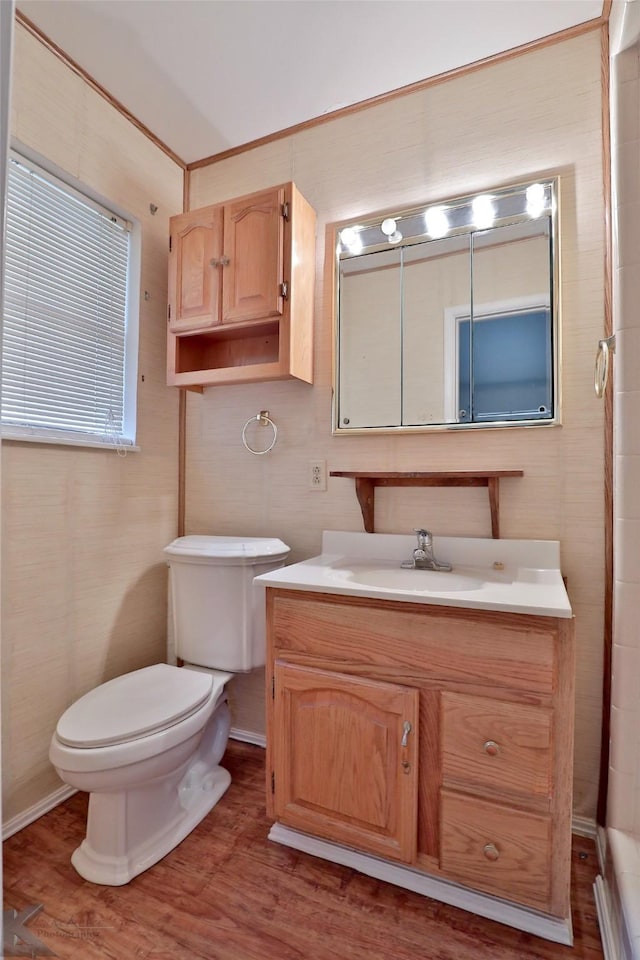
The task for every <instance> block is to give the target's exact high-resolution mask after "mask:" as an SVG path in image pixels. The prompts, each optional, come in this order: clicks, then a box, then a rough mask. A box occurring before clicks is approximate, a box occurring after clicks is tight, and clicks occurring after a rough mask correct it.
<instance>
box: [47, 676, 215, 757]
mask: <svg viewBox="0 0 640 960" xmlns="http://www.w3.org/2000/svg"><path fill="white" fill-rule="evenodd" d="M213 682H214V681H213V678H212V676H211V675H208V674H205V673H196V672H194V671H191V670H182V669H181V668H180V667H173V666H171V665H170V664H167V663H155V664H153V666H151V667H143V668H142V669H141V670H134V671H133V672H132V673H125V674H123V676H121V677H116V678H115V679H114V680H108V681H107V682H106V683H103V684H101V685H100V686H99V687H95V689H93V690H90V691H89V693H86V694H85V695H84V696H83V697H80V699H79V700H76V702H75V703H73V704H72V705H71V706H70V707H69V708H68V709H67V710H65V712H64V713H63V714H62V716H61V717H60V719H59V721H58V726H57V727H56V734H57V736H58V739H59V740H61V741H62V743H65V744H67V745H68V746H70V747H85V748H86V747H104V746H111V745H112V744H116V743H123V742H124V741H126V740H136V739H139V738H140V737H145V736H149V735H150V734H152V733H155V732H157V731H158V730H164V729H166V728H167V727H170V726H173V725H174V724H175V723H178V721H179V720H183V719H185V717H188V716H190V715H191V714H192V713H195V712H196V710H198V708H199V707H201V706H202V705H203V704H204V703H206V701H207V700H208V698H209V697H210V696H211V691H212V688H213Z"/></svg>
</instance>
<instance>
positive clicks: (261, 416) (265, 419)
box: [242, 410, 278, 457]
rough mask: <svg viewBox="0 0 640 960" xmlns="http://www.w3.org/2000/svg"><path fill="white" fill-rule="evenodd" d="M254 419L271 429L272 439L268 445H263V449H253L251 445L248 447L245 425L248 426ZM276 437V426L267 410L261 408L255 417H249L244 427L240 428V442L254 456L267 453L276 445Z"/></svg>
mask: <svg viewBox="0 0 640 960" xmlns="http://www.w3.org/2000/svg"><path fill="white" fill-rule="evenodd" d="M254 420H257V421H258V423H259V424H260V425H261V426H263V427H266V426H267V424H268V425H269V426H270V427H271V429H272V430H273V440H272V441H271V443H270V444H269V446H268V447H265V449H264V450H254V449H253V447H250V446H249V444H248V443H247V427H248V426H249V424H250V423H253V422H254ZM277 438H278V428H277V427H276V425H275V423H274V422H273V420H271V418H270V417H269V411H268V410H261V411H260V413H257V414H256V415H255V417H249V419H248V420H247V422H246V423H245V425H244V427H243V428H242V442H243V444H244V445H245V447H246V448H247V450H248V451H249V453H253V454H255V455H256V457H261V456H262V455H263V454H264V453H269V451H270V450H273V448H274V447H275V445H276V440H277Z"/></svg>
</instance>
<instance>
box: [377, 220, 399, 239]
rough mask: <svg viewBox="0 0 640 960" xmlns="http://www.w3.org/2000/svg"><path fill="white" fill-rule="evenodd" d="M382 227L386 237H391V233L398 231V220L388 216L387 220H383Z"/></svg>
mask: <svg viewBox="0 0 640 960" xmlns="http://www.w3.org/2000/svg"><path fill="white" fill-rule="evenodd" d="M380 229H381V230H382V232H383V233H384V235H385V237H390V236H391V234H393V233H395V232H396V222H395V220H394V219H393V217H387V219H386V220H383V221H382V223H381V224H380Z"/></svg>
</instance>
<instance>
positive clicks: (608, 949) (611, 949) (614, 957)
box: [593, 877, 622, 960]
mask: <svg viewBox="0 0 640 960" xmlns="http://www.w3.org/2000/svg"><path fill="white" fill-rule="evenodd" d="M593 896H594V899H595V901H596V910H597V913H598V926H599V927H600V939H601V940H602V952H603V953H604V960H622V957H621V956H620V951H619V950H618V942H617V939H616V937H615V935H614V927H613V920H612V917H611V910H610V908H609V897H608V896H607V890H606V883H605V881H604V880H603V879H602V877H596V882H595V883H594V885H593Z"/></svg>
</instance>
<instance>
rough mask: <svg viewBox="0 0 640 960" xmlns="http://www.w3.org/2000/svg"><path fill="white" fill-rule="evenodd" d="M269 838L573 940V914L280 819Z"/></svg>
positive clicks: (551, 937)
mask: <svg viewBox="0 0 640 960" xmlns="http://www.w3.org/2000/svg"><path fill="white" fill-rule="evenodd" d="M269 839H270V840H274V841H275V842H276V843H282V844H284V845H285V846H287V847H292V848H293V849H294V850H301V851H303V852H304V853H309V854H311V855H312V856H315V857H321V858H322V859H324V860H329V861H331V863H339V864H341V865H342V866H345V867H352V868H353V869H354V870H358V871H359V872H360V873H364V874H365V875H366V876H368V877H375V879H377V880H384V881H385V882H387V883H394V884H395V885H396V886H398V887H404V889H405V890H413V891H414V893H419V894H422V896H425V897H431V898H432V899H434V900H440V901H441V902H442V903H448V904H451V906H454V907H460V908H461V909H462V910H469V911H470V912H471V913H476V914H478V915H479V916H481V917H487V918H488V919H489V920H497V921H498V923H505V924H507V925H508V926H510V927H515V929H516V930H524V931H526V932H527V933H533V934H535V936H537V937H544V938H545V939H546V940H552V941H553V942H554V943H563V944H566V945H567V946H572V944H573V931H572V927H571V917H567V918H566V919H565V920H562V919H556V918H555V917H550V916H548V915H547V914H542V913H538V911H536V910H528V909H527V908H526V907H519V906H516V905H515V904H512V903H507V902H506V901H505V900H500V899H498V898H497V897H492V896H490V895H489V894H484V893H476V891H475V890H469V889H468V888H467V887H462V886H460V885H459V884H457V883H452V882H451V881H449V880H442V879H440V878H439V877H434V876H430V875H429V874H426V873H422V872H421V871H420V870H415V869H414V868H412V867H409V866H404V865H402V864H398V863H390V862H389V861H388V860H382V859H380V858H379V857H374V856H371V855H369V854H365V853H358V851H356V850H351V849H349V848H347V847H341V846H339V845H338V844H336V843H329V842H328V841H327V840H318V839H317V838H316V837H311V836H309V835H308V834H306V833H300V832H299V831H297V830H292V829H290V828H289V827H284V826H282V824H280V823H275V824H274V825H273V826H272V828H271V830H270V832H269Z"/></svg>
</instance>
